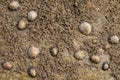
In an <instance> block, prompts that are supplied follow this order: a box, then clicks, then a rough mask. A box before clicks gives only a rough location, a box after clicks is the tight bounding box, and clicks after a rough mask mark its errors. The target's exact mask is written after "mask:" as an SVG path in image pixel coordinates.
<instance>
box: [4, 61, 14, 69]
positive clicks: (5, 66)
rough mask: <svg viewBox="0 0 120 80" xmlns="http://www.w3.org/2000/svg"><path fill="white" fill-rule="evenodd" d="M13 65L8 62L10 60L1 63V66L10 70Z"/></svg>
mask: <svg viewBox="0 0 120 80" xmlns="http://www.w3.org/2000/svg"><path fill="white" fill-rule="evenodd" d="M12 67H13V65H12V64H11V63H10V62H7V61H6V62H4V63H3V68H4V69H6V70H10V69H12Z"/></svg>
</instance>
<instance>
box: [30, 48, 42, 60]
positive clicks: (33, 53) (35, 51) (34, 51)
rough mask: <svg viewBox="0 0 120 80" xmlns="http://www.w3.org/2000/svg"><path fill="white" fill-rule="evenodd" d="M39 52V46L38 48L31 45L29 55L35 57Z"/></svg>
mask: <svg viewBox="0 0 120 80" xmlns="http://www.w3.org/2000/svg"><path fill="white" fill-rule="evenodd" d="M39 53H40V50H39V48H36V47H34V46H31V47H30V48H29V51H28V55H29V57H30V58H35V57H37V56H38V54H39Z"/></svg>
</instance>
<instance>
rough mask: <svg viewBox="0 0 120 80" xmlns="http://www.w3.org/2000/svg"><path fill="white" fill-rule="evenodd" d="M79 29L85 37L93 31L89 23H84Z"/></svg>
mask: <svg viewBox="0 0 120 80" xmlns="http://www.w3.org/2000/svg"><path fill="white" fill-rule="evenodd" d="M79 29H80V32H81V33H82V34H84V35H89V34H90V33H91V31H92V27H91V25H90V24H89V23H87V22H83V23H82V24H81V25H80V27H79Z"/></svg>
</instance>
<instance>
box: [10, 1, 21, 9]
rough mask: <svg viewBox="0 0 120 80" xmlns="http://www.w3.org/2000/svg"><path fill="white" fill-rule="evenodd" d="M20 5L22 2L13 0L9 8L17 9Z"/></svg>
mask: <svg viewBox="0 0 120 80" xmlns="http://www.w3.org/2000/svg"><path fill="white" fill-rule="evenodd" d="M19 7H20V4H19V2H18V1H12V2H10V4H9V9H10V10H17V9H18V8H19Z"/></svg>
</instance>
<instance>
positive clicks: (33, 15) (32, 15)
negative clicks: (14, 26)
mask: <svg viewBox="0 0 120 80" xmlns="http://www.w3.org/2000/svg"><path fill="white" fill-rule="evenodd" d="M36 18H37V12H36V11H30V12H29V13H28V20H30V21H33V20H35V19H36Z"/></svg>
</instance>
